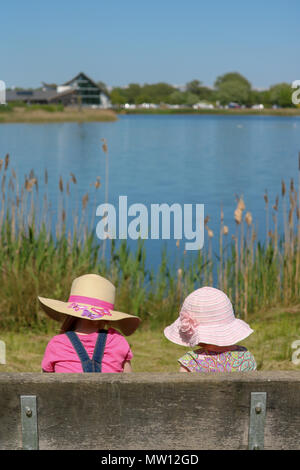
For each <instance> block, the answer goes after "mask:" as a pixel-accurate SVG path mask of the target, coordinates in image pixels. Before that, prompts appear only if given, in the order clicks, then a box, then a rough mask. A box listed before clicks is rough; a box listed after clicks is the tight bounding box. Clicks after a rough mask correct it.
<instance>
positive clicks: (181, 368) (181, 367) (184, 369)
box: [179, 366, 190, 372]
mask: <svg viewBox="0 0 300 470" xmlns="http://www.w3.org/2000/svg"><path fill="white" fill-rule="evenodd" d="M179 372H190V371H189V370H188V369H186V368H185V367H183V366H180V369H179Z"/></svg>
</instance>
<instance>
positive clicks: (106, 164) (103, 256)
mask: <svg viewBox="0 0 300 470" xmlns="http://www.w3.org/2000/svg"><path fill="white" fill-rule="evenodd" d="M101 141H102V142H103V144H102V150H103V152H104V153H105V204H107V203H108V171H109V165H108V164H109V161H108V147H107V142H106V139H101ZM105 249H106V239H105V240H104V241H103V252H102V259H104V258H105Z"/></svg>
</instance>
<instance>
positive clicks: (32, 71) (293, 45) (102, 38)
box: [0, 0, 300, 88]
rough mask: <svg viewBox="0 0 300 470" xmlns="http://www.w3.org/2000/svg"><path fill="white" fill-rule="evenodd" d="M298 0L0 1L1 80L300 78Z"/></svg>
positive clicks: (258, 82)
mask: <svg viewBox="0 0 300 470" xmlns="http://www.w3.org/2000/svg"><path fill="white" fill-rule="evenodd" d="M299 13H300V2H299V0H272V1H271V0H265V1H264V2H263V1H261V0H260V1H257V0H252V1H248V2H245V1H244V2H243V1H241V0H239V1H236V0H228V1H224V0H216V1H207V0H206V1H202V0H186V1H185V2H183V1H178V0H172V1H170V0H160V1H159V0H151V1H150V0H148V1H144V0H139V1H137V0H127V1H125V0H122V1H121V0H110V1H102V0H89V1H86V2H84V1H82V0H81V1H77V0H73V1H66V0H60V1H58V0H51V1H50V2H46V1H44V0H27V1H26V2H24V1H23V0H19V1H17V0H10V1H9V2H5V3H2V5H1V28H0V40H1V43H0V44H1V47H0V51H1V62H0V80H4V81H5V82H6V84H7V86H24V87H30V86H33V87H36V86H40V84H41V82H42V81H45V82H49V83H53V82H54V83H63V82H64V81H67V80H68V79H70V78H72V77H73V76H74V75H75V74H77V73H78V72H79V71H84V72H85V73H87V74H88V75H89V76H90V77H91V78H93V79H94V80H96V81H98V80H102V81H103V82H105V83H106V84H107V85H109V86H118V85H120V86H123V85H126V84H128V83H133V82H134V83H140V84H142V83H155V82H159V81H165V82H168V83H172V84H178V85H179V84H185V83H187V82H188V81H190V80H192V79H198V80H200V81H202V82H203V83H204V84H206V85H210V86H212V85H213V83H214V81H215V79H216V77H217V76H219V75H222V74H223V73H225V72H229V71H239V72H240V73H242V74H243V75H244V76H246V77H247V78H248V80H250V82H251V83H252V85H253V86H254V87H257V88H266V87H268V86H270V85H272V84H274V83H279V82H282V81H286V82H292V81H293V80H296V79H300V70H299V57H300V40H299V32H300V31H299V29H300V27H299V19H300V16H299Z"/></svg>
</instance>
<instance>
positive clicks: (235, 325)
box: [164, 318, 254, 347]
mask: <svg viewBox="0 0 300 470" xmlns="http://www.w3.org/2000/svg"><path fill="white" fill-rule="evenodd" d="M253 331H254V330H252V329H251V328H250V326H249V325H248V324H247V323H246V322H244V321H243V320H240V319H239V318H235V319H234V320H233V321H232V322H230V323H227V324H225V325H220V326H215V325H214V326H210V327H209V326H205V327H204V326H201V327H200V326H199V327H198V328H197V329H196V331H195V333H194V334H193V336H192V337H191V342H189V341H188V340H187V339H185V338H184V336H183V335H182V333H181V332H180V318H177V320H176V321H175V322H174V323H172V324H171V325H169V326H167V327H166V328H165V329H164V335H165V337H166V338H167V339H168V340H169V341H171V342H172V343H175V344H179V345H180V346H190V347H194V346H196V345H197V344H200V343H204V344H214V345H215V346H231V345H233V344H236V343H238V342H240V341H242V340H243V339H245V338H247V337H248V336H249V335H251V333H253Z"/></svg>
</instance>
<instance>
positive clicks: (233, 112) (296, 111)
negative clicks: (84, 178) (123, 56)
mask: <svg viewBox="0 0 300 470" xmlns="http://www.w3.org/2000/svg"><path fill="white" fill-rule="evenodd" d="M117 113H119V114H195V115H197V114H208V115H210V114H212V115H215V114H217V115H224V116H246V115H249V116H300V108H281V109H272V108H265V109H262V110H258V109H248V108H246V109H217V108H216V109H198V110H197V109H193V108H182V109H168V108H166V109H163V108H162V109H160V108H159V109H142V108H139V109H126V110H124V109H122V110H119V111H117Z"/></svg>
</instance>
